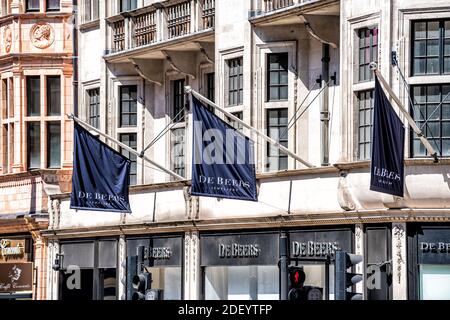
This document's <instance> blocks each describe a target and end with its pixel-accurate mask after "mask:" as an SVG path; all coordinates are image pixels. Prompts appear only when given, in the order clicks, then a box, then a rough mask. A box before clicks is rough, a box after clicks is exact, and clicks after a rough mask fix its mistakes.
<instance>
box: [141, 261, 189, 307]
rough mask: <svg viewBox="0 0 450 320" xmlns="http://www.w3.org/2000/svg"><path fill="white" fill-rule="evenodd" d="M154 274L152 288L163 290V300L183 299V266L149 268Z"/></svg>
mask: <svg viewBox="0 0 450 320" xmlns="http://www.w3.org/2000/svg"><path fill="white" fill-rule="evenodd" d="M148 271H149V272H150V273H151V274H152V289H161V290H162V291H163V300H180V299H181V282H182V279H181V267H161V268H148Z"/></svg>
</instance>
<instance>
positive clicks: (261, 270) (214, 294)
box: [205, 266, 279, 300]
mask: <svg viewBox="0 0 450 320" xmlns="http://www.w3.org/2000/svg"><path fill="white" fill-rule="evenodd" d="M278 273H279V271H278V267H277V266H233V267H207V268H205V299H206V300H278V299H279V281H278Z"/></svg>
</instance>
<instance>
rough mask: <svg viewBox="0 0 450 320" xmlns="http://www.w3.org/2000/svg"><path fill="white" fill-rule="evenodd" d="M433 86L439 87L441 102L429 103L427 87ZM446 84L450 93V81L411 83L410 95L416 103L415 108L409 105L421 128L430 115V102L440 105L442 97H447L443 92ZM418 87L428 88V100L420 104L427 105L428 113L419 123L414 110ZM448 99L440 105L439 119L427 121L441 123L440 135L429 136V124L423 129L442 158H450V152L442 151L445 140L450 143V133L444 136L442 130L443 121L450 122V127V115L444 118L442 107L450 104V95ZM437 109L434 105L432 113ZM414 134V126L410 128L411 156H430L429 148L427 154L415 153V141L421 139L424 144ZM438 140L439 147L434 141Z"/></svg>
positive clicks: (412, 115)
mask: <svg viewBox="0 0 450 320" xmlns="http://www.w3.org/2000/svg"><path fill="white" fill-rule="evenodd" d="M433 86H437V87H439V102H435V103H428V90H427V89H428V87H433ZM445 86H447V87H448V88H449V91H448V93H450V83H423V84H415V85H411V86H410V88H409V90H410V96H411V100H412V101H413V103H414V108H413V106H411V105H410V107H409V114H410V115H411V117H412V118H413V120H414V122H416V124H417V125H418V126H419V128H422V126H423V123H424V122H425V121H426V120H427V119H428V118H429V116H428V106H429V105H430V104H432V105H433V104H434V105H439V104H440V103H441V102H442V99H443V98H445V96H444V95H443V94H442V92H443V90H442V88H443V87H445ZM418 87H425V88H426V90H427V91H426V97H427V100H426V102H424V103H419V104H420V105H425V107H426V110H427V113H426V115H425V121H420V122H419V123H417V121H416V119H415V118H416V117H415V114H414V112H415V111H416V105H417V104H416V102H417V100H416V99H415V96H414V89H415V88H418ZM446 101H449V103H445V104H444V103H442V104H441V106H440V107H439V109H440V110H439V119H438V120H433V119H429V120H428V121H427V124H429V123H430V122H435V123H439V136H438V137H434V138H433V137H429V136H428V134H427V131H428V130H429V129H428V126H425V127H423V130H422V131H423V133H424V135H425V137H427V139H430V144H431V146H432V147H433V148H435V151H436V152H437V153H438V157H440V158H448V157H450V152H449V153H448V154H447V155H444V154H443V152H442V145H443V140H449V143H450V135H449V136H447V137H443V136H442V131H443V130H442V124H443V122H444V123H448V125H449V128H450V117H449V119H444V120H443V119H442V109H443V108H442V107H443V105H450V96H448V97H447V99H446ZM435 109H436V108H433V107H432V109H431V110H432V113H433V112H435ZM419 110H420V109H419ZM449 130H450V129H449ZM414 135H415V133H414V131H413V130H412V128H410V130H409V150H410V152H409V156H410V158H412V159H421V158H426V157H429V155H427V153H428V151H427V150H425V155H422V154H417V155H416V154H415V149H414V141H419V145H420V146H421V147H422V145H421V143H420V140H418V139H414ZM436 140H437V141H439V142H438V146H439V147H437V146H436V143H434V142H433V141H436ZM423 148H424V147H423ZM419 151H420V150H419Z"/></svg>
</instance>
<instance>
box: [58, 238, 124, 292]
mask: <svg viewBox="0 0 450 320" xmlns="http://www.w3.org/2000/svg"><path fill="white" fill-rule="evenodd" d="M61 255H62V256H61V257H62V258H61V264H62V265H61V270H60V284H59V285H60V300H117V299H118V297H117V241H116V240H95V241H85V242H73V243H62V244H61ZM74 270H75V271H74ZM75 272H79V274H80V277H79V278H78V279H79V283H80V286H78V287H77V288H74V281H75V280H74V274H75Z"/></svg>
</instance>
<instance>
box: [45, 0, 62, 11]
mask: <svg viewBox="0 0 450 320" xmlns="http://www.w3.org/2000/svg"><path fill="white" fill-rule="evenodd" d="M51 1H52V0H46V1H45V11H46V12H55V11H60V10H61V1H60V0H53V1H58V7H51V6H50V2H51Z"/></svg>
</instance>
